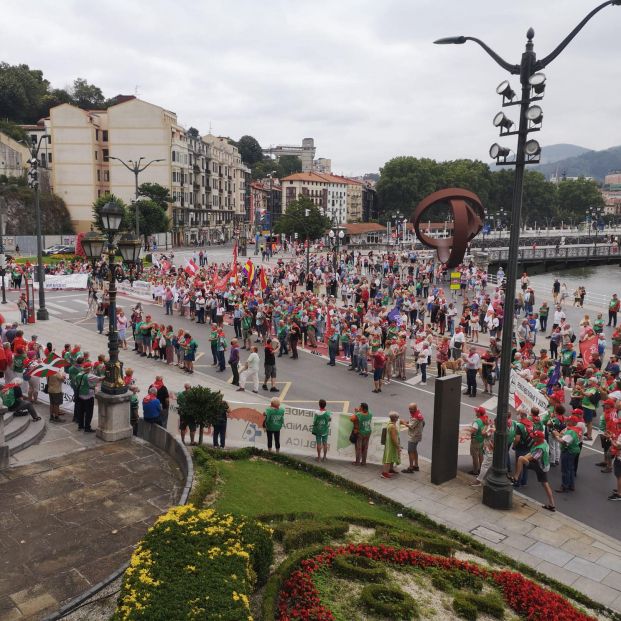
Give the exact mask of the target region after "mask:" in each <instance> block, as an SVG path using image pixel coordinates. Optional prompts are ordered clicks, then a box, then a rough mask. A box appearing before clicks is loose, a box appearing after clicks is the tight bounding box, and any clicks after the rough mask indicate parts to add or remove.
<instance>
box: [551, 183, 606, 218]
mask: <svg viewBox="0 0 621 621" xmlns="http://www.w3.org/2000/svg"><path fill="white" fill-rule="evenodd" d="M558 202H559V217H560V218H561V219H562V220H565V221H567V220H571V219H573V218H575V219H576V220H582V219H584V218H586V212H587V209H588V208H589V207H599V208H601V209H603V208H604V205H605V201H604V198H603V196H602V194H601V192H600V191H599V189H598V187H597V184H596V183H595V181H591V180H588V179H584V178H580V179H576V180H571V181H570V180H567V181H562V182H561V183H559V185H558Z"/></svg>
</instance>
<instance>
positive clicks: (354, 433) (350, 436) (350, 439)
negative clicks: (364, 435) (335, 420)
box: [349, 430, 358, 444]
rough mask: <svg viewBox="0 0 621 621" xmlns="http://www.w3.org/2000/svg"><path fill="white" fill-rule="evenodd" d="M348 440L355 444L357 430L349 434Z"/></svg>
mask: <svg viewBox="0 0 621 621" xmlns="http://www.w3.org/2000/svg"><path fill="white" fill-rule="evenodd" d="M349 441H350V442H351V443H352V444H356V442H357V441H358V432H357V431H353V430H352V432H351V433H350V434H349Z"/></svg>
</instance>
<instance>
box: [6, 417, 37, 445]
mask: <svg viewBox="0 0 621 621" xmlns="http://www.w3.org/2000/svg"><path fill="white" fill-rule="evenodd" d="M31 420H32V418H30V416H14V417H13V418H12V419H11V420H10V421H9V422H8V423H7V422H6V419H5V420H4V441H5V442H8V441H9V440H12V439H13V438H14V437H15V436H18V435H19V434H20V433H23V432H24V431H26V429H27V427H28V425H30V421H31Z"/></svg>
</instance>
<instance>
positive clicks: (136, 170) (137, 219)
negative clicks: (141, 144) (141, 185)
mask: <svg viewBox="0 0 621 621" xmlns="http://www.w3.org/2000/svg"><path fill="white" fill-rule="evenodd" d="M139 174H140V170H139V168H138V164H136V166H134V178H135V181H136V204H135V205H134V206H135V209H136V212H135V217H136V239H138V240H140V221H139V217H140V214H139V209H138V175H139Z"/></svg>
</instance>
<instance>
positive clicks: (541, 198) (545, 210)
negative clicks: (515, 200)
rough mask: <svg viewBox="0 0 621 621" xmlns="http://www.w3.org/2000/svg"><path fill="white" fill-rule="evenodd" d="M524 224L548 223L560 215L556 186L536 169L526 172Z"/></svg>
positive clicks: (523, 206)
mask: <svg viewBox="0 0 621 621" xmlns="http://www.w3.org/2000/svg"><path fill="white" fill-rule="evenodd" d="M521 215H522V224H523V226H526V225H534V223H535V222H538V223H539V224H546V225H547V223H548V222H550V223H551V222H552V221H553V220H556V219H557V217H558V193H557V189H556V186H555V185H554V184H553V183H550V182H549V181H546V178H545V177H544V176H543V175H542V174H541V173H538V172H535V171H534V170H527V171H526V173H525V174H524V200H523V205H522V214H521Z"/></svg>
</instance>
